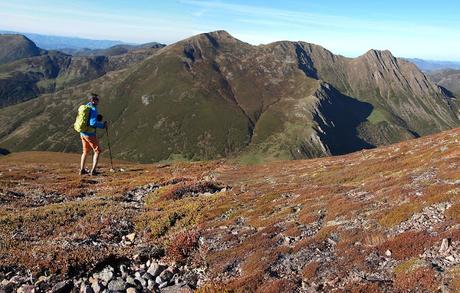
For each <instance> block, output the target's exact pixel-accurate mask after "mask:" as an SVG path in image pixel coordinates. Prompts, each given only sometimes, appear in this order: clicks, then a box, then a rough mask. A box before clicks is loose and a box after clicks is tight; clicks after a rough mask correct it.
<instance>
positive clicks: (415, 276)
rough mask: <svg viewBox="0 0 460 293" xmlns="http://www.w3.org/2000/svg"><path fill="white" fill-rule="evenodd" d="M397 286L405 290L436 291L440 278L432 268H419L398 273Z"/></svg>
mask: <svg viewBox="0 0 460 293" xmlns="http://www.w3.org/2000/svg"><path fill="white" fill-rule="evenodd" d="M395 286H396V287H397V288H398V289H400V290H401V291H403V292H408V291H411V292H436V290H437V288H438V287H439V280H437V278H436V274H435V272H434V271H433V270H432V269H430V268H419V269H417V270H415V271H412V272H410V273H407V274H397V275H396V277H395ZM414 290H415V291H414Z"/></svg>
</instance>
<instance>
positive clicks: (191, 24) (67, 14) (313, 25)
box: [0, 0, 460, 62]
mask: <svg viewBox="0 0 460 293" xmlns="http://www.w3.org/2000/svg"><path fill="white" fill-rule="evenodd" d="M459 8H460V3H456V2H453V1H442V0H441V1H438V2H436V3H430V2H428V1H405V2H404V3H400V2H398V1H396V0H390V1H386V2H385V3H384V4H382V3H368V1H353V2H352V3H343V2H341V1H338V0H332V1H329V2H328V3H327V4H326V3H324V4H317V3H314V2H313V1H294V0H291V1H285V2H283V3H278V2H277V1H272V0H271V1H260V0H253V1H242V0H235V1H230V0H227V1H211V0H202V1H199V0H177V1H169V2H167V3H163V2H160V1H147V0H141V1H136V2H135V3H131V2H127V1H123V0H116V1H107V0H103V1H98V2H97V3H93V2H91V1H89V0H78V1H74V2H72V3H62V2H59V1H56V0H48V1H32V0H18V1H15V3H0V9H1V12H0V16H1V17H0V29H1V30H9V31H18V32H22V33H34V34H42V35H54V36H63V37H75V38H84V39H94V40H116V41H122V42H126V43H146V42H160V43H165V44H171V43H174V42H176V41H179V40H181V39H184V38H187V37H190V36H192V35H196V34H199V33H205V32H210V31H215V30H226V31H228V32H229V33H230V34H232V35H233V36H234V37H236V38H238V39H240V40H242V41H244V42H248V43H250V44H253V45H259V44H266V43H270V42H274V41H281V40H289V41H305V42H309V43H315V44H318V45H321V46H323V47H325V48H327V49H328V50H331V51H332V52H334V53H336V54H341V55H344V56H347V57H356V56H359V55H362V54H364V53H365V52H367V51H368V50H370V49H378V50H385V49H388V50H390V51H391V52H392V53H393V54H394V55H395V56H400V57H406V58H420V59H425V60H433V61H457V62H458V61H460V40H458V39H455V38H454V36H455V35H456V34H458V32H459V31H460V21H459V20H458V19H457V17H456V15H455V14H456V13H455V11H458V9H459Z"/></svg>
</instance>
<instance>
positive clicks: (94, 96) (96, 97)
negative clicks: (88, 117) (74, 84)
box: [86, 93, 99, 101]
mask: <svg viewBox="0 0 460 293" xmlns="http://www.w3.org/2000/svg"><path fill="white" fill-rule="evenodd" d="M86 97H87V98H88V100H90V101H94V100H99V95H98V94H95V93H89V94H87V95H86Z"/></svg>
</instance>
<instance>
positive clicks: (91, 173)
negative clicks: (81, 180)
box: [89, 170, 101, 176]
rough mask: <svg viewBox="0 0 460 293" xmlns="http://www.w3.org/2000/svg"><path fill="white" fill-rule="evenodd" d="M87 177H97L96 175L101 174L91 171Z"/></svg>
mask: <svg viewBox="0 0 460 293" xmlns="http://www.w3.org/2000/svg"><path fill="white" fill-rule="evenodd" d="M89 175H90V176H98V175H101V173H99V172H98V171H96V170H93V171H91V172H89Z"/></svg>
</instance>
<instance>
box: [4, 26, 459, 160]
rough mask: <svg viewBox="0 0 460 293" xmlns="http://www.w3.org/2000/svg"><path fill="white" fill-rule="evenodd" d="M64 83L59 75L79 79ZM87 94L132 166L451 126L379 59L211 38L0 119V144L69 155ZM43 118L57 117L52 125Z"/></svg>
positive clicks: (356, 142)
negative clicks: (98, 98)
mask: <svg viewBox="0 0 460 293" xmlns="http://www.w3.org/2000/svg"><path fill="white" fill-rule="evenodd" d="M128 55H129V54H128ZM72 62H73V61H72ZM77 68H85V66H77ZM72 72H73V71H72V70H69V71H67V73H69V75H65V74H63V75H61V76H63V79H64V80H66V78H67V77H68V78H70V80H72V79H71V77H74V76H77V77H78V76H80V75H79V74H73V73H72ZM77 72H78V71H77ZM83 76H87V74H85V75H83ZM57 80H58V81H59V80H60V79H59V78H58V79H57ZM101 83H103V84H104V86H101ZM61 84H65V83H61ZM69 85H71V84H69ZM63 86H64V85H63ZM90 90H91V91H95V92H98V93H100V94H102V97H103V100H102V102H101V105H100V111H101V112H103V113H104V114H105V117H106V118H107V119H108V120H109V122H110V124H111V126H112V130H111V133H112V140H113V143H112V145H113V149H114V154H115V156H116V157H118V158H122V159H130V160H136V161H141V162H152V161H161V160H170V159H178V158H179V159H189V160H196V159H198V160H199V159H212V158H221V157H235V156H237V157H238V158H240V159H241V160H243V161H245V162H249V163H251V162H258V161H262V160H273V159H299V158H306V157H320V156H327V155H331V154H333V155H337V154H344V153H349V152H353V151H357V150H360V149H363V148H371V147H374V146H378V145H385V144H390V143H394V142H398V141H401V140H405V139H409V138H414V137H419V136H422V135H427V134H430V133H434V132H438V131H442V130H445V129H450V128H453V127H455V126H458V125H460V121H459V118H458V114H459V107H458V101H457V99H456V98H454V97H451V96H449V95H447V94H446V93H445V92H443V90H442V89H441V88H439V87H438V86H436V85H435V84H434V83H433V82H432V81H430V80H429V79H427V78H426V76H425V75H424V74H423V73H422V72H420V71H419V70H418V69H417V68H416V67H415V66H414V65H412V64H411V63H408V62H406V61H403V60H400V59H397V58H395V57H393V56H392V55H391V53H390V52H388V51H375V50H371V51H369V52H368V53H366V54H365V55H363V56H361V57H358V58H355V59H349V58H345V57H342V56H336V55H333V54H332V53H331V52H329V51H327V50H326V49H324V48H322V47H320V46H317V45H313V44H308V43H303V42H297V43H294V42H276V43H273V44H268V45H262V46H251V45H249V44H246V43H243V42H241V41H239V40H237V39H235V38H233V37H232V36H230V35H229V34H228V33H226V32H224V31H218V32H213V33H208V34H201V35H197V36H194V37H192V38H189V39H186V40H183V41H181V42H178V43H176V44H173V45H170V46H167V47H165V48H162V49H160V50H158V51H156V52H155V53H154V54H153V55H152V56H151V57H149V58H147V59H146V60H145V61H143V62H141V63H138V64H135V65H134V66H133V67H132V68H130V69H129V70H125V71H123V72H118V73H113V74H112V77H111V78H104V77H103V78H101V79H97V80H94V81H92V82H89V83H86V84H84V85H81V86H77V87H65V86H64V89H63V90H62V91H59V92H57V93H56V94H55V95H53V96H51V95H44V96H41V97H39V98H38V99H37V101H36V102H30V103H28V104H24V105H22V104H20V105H16V106H13V107H7V108H6V109H3V110H0V114H3V115H1V116H0V117H1V120H0V122H1V124H0V143H1V145H2V146H4V147H5V148H8V149H11V150H12V151H18V150H30V149H33V150H53V151H69V150H77V149H78V148H79V145H78V144H79V142H78V140H77V139H73V141H72V139H71V137H72V135H71V131H70V130H69V128H68V125H70V124H71V123H72V122H73V117H72V115H74V113H75V111H76V108H77V106H78V103H80V102H81V100H80V99H79V97H83V96H84V95H85V94H86V93H87V91H90ZM50 104H51V105H53V106H50ZM32 105H33V106H32ZM53 111H55V113H58V112H60V113H65V115H62V114H61V117H57V118H56V119H51V118H50V117H54V116H56V114H54V113H53ZM6 113H8V114H6ZM58 115H59V114H58ZM1 125H3V126H1ZM12 125H15V127H12ZM45 129H51V130H52V131H51V132H52V133H54V136H48V137H46V135H47V134H43V133H47V131H45ZM24 133H28V134H30V135H32V134H36V135H33V138H32V137H24V135H23V134H24ZM38 137H40V140H41V141H40V142H39V143H38V142H37V141H36V140H38ZM56 137H60V138H58V139H56Z"/></svg>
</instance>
